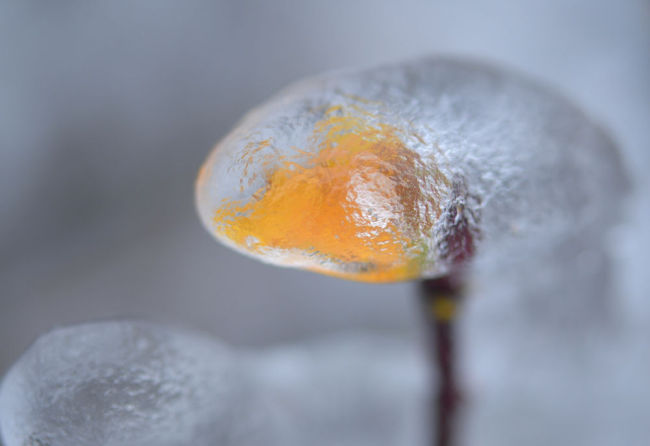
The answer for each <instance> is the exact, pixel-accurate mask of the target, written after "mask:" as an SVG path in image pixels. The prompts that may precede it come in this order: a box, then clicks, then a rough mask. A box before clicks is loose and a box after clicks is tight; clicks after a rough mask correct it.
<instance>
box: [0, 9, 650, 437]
mask: <svg viewBox="0 0 650 446" xmlns="http://www.w3.org/2000/svg"><path fill="white" fill-rule="evenodd" d="M427 53H445V54H461V55H465V56H475V57H478V58H481V59H487V60H490V61H493V62H496V63H500V64H503V65H505V66H507V67H510V68H514V69H516V70H519V71H521V72H523V73H526V74H528V75H531V76H533V77H534V78H536V79H539V80H541V81H544V82H546V83H548V84H550V85H551V86H554V87H556V88H558V89H559V90H560V91H562V92H563V93H565V94H566V95H567V96H568V97H569V98H570V99H572V100H573V101H574V102H576V103H577V104H579V105H580V106H582V108H584V109H585V110H586V111H587V112H588V113H589V114H590V115H591V116H593V117H595V118H596V119H597V120H599V121H600V122H602V123H603V124H604V125H605V127H606V128H607V129H608V130H609V131H610V132H611V134H612V136H613V137H614V139H615V140H616V141H617V142H618V143H619V145H620V148H621V151H622V154H623V158H624V162H625V164H626V165H627V166H628V169H629V171H630V176H631V177H632V180H633V182H634V186H635V190H634V192H633V194H632V195H631V197H630V200H629V202H628V203H627V211H626V213H625V215H623V216H622V217H621V220H622V222H623V223H622V224H621V225H620V227H619V228H617V229H616V231H615V232H614V233H612V236H611V237H610V238H609V239H608V240H606V243H605V246H591V245H589V246H580V245H579V244H578V246H577V247H576V249H573V250H571V251H570V252H572V253H573V254H574V256H573V257H572V258H569V259H565V261H564V262H554V261H551V260H548V259H547V260H546V261H545V262H541V266H540V268H536V269H535V270H533V271H528V272H527V275H526V276H525V277H526V279H527V282H526V291H527V293H524V295H523V296H522V288H521V287H522V284H521V283H519V282H517V281H509V280H500V281H494V280H492V278H489V277H482V278H477V281H476V285H475V291H474V292H475V294H476V296H475V297H476V298H474V299H470V300H469V302H468V305H467V311H466V315H465V316H466V317H465V318H464V319H463V321H462V332H461V342H462V344H463V345H462V346H461V347H462V351H463V352H464V358H463V361H464V370H465V374H466V377H465V379H466V381H467V383H468V384H467V385H468V389H469V390H468V392H469V393H470V395H469V396H468V397H469V398H470V399H472V398H473V399H472V400H471V401H472V404H473V406H470V407H473V409H471V410H469V411H468V414H467V420H466V423H467V427H466V429H465V431H464V432H466V435H467V436H468V440H469V441H468V443H470V442H471V439H472V438H480V439H482V442H481V444H486V445H488V444H489V445H491V444H500V445H503V444H513V445H514V444H571V445H572V446H574V445H580V444H584V445H600V444H602V445H622V444H626V445H627V444H631V445H637V444H638V445H641V444H645V442H646V440H647V438H648V436H649V435H650V432H649V430H650V427H648V423H647V418H648V413H650V402H649V401H650V395H649V394H648V389H649V388H650V386H648V385H647V378H646V377H647V376H649V375H650V346H649V345H650V341H648V339H650V302H648V300H647V292H648V291H649V290H650V277H649V276H648V274H647V268H648V267H647V265H648V263H649V260H650V259H649V255H648V252H650V231H649V230H648V229H647V223H646V222H647V221H648V219H649V218H650V200H649V199H648V197H649V196H650V179H649V178H648V176H647V175H646V172H645V171H646V169H648V168H649V167H650V151H649V150H648V143H647V141H648V136H649V132H650V130H649V129H650V82H649V79H650V3H648V2H647V1H645V0H626V1H614V0H612V1H604V0H603V1H596V2H595V1H593V0H592V1H587V0H573V1H565V0H553V1H546V2H536V1H519V0H499V1H497V0H491V1H487V0H478V1H467V0H459V1H454V2H450V1H403V2H388V1H386V2H377V1H370V0H367V1H360V0H359V1H349V2H345V3H340V4H338V3H334V2H319V3H316V2H291V1H276V2H262V1H257V2H252V1H251V2H237V1H230V2H213V1H198V0H195V1H194V0H192V1H190V0H188V1H185V2H180V3H179V2H171V1H164V0H163V1H157V2H127V1H121V0H116V1H112V2H103V3H96V4H90V3H87V2H81V1H72V0H68V1H59V2H56V3H53V2H37V1H15V2H3V3H2V4H0V215H1V218H0V370H1V371H4V370H6V368H7V367H8V366H9V364H11V363H12V362H13V361H15V360H16V359H17V357H18V355H19V354H20V352H22V351H23V350H25V349H26V347H27V346H28V345H29V343H30V342H31V341H33V340H34V339H35V338H36V336H37V335H38V334H39V333H42V332H44V331H47V330H48V329H50V328H52V327H54V326H58V325H63V324H69V323H75V322H81V321H87V320H93V319H103V318H108V317H118V316H142V317H144V318H147V319H149V320H153V321H161V322H171V323H174V324H178V325H184V326H190V327H194V328H197V329H202V330H205V331H207V332H210V333H212V334H214V335H216V336H218V337H220V338H221V339H223V340H225V341H227V342H229V343H232V344H234V345H236V346H253V347H259V346H269V345H273V344H278V343H282V342H286V341H292V342H294V341H299V340H301V339H304V338H312V337H316V336H321V335H323V334H325V333H334V332H339V331H341V330H366V331H374V332H383V333H386V334H394V335H396V336H402V335H404V336H410V335H412V334H413V332H414V331H415V330H416V329H417V326H418V324H419V322H420V321H419V319H418V317H417V314H416V310H417V308H416V305H415V303H414V301H413V298H412V296H411V294H412V292H413V290H412V289H411V286H410V285H409V284H399V285H366V284H357V283H352V282H345V281H341V280H337V279H332V278H327V277H321V276H317V275H315V274H309V273H304V272H299V271H292V270H284V269H278V268H274V267H271V266H267V265H263V264H261V263H258V262H255V261H253V260H250V259H248V258H245V257H243V256H241V255H238V254H236V253H234V252H231V251H229V250H228V249H226V248H224V247H222V246H220V245H218V244H217V243H214V242H213V240H212V239H211V237H210V236H209V235H208V234H207V233H206V232H205V231H204V230H203V229H202V228H201V227H200V223H199V222H198V218H197V217H196V215H195V210H194V204H193V182H194V177H195V174H196V171H197V169H198V166H199V165H200V163H201V162H202V161H203V159H204V157H205V156H206V155H207V153H208V151H209V150H210V148H211V147H212V146H213V145H214V143H216V141H217V140H218V139H219V138H220V137H222V136H223V135H224V134H225V133H226V132H227V130H228V129H229V128H230V127H232V126H233V125H234V124H235V122H236V121H237V119H238V118H239V117H240V116H241V115H242V114H243V113H244V112H245V111H246V110H248V109H250V108H251V107H252V106H254V105H256V104H257V103H259V102H261V101H263V100H264V99H266V98H267V97H268V96H269V95H271V94H272V93H273V92H275V91H276V90H277V89H279V88H281V87H283V86H284V85H286V84H287V83H289V82H290V81H293V80H295V79H298V78H300V77H303V76H305V75H309V74H313V73H317V72H321V71H324V70H328V69H333V68H338V67H342V66H350V65H368V64H374V63H379V62H385V61H392V60H396V59H404V58H408V57H412V56H417V55H421V54H427ZM570 248H571V247H570V246H569V247H567V249H570ZM608 250H609V251H610V252H611V256H608V255H607V254H606V251H608ZM524 269H525V268H524ZM511 275H512V274H511ZM505 277H508V274H505ZM528 291H532V292H531V293H528ZM534 291H536V292H534ZM590 295H595V296H599V295H607V296H609V297H610V300H609V301H608V302H605V303H603V305H604V306H605V307H606V309H605V310H602V311H598V312H596V313H597V314H591V313H590V310H589V305H588V304H585V302H589V300H588V298H589V296H590ZM569 297H570V298H569ZM581 298H584V299H581ZM504 377H508V381H507V382H505V380H504ZM508 383H510V384H508ZM506 384H508V385H506ZM508 386H509V387H508ZM567 395H569V396H567ZM513 426H516V427H517V429H513Z"/></svg>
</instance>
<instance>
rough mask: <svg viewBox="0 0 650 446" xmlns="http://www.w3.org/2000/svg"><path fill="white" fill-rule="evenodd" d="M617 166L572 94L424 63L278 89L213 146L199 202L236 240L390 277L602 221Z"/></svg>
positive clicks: (256, 250) (209, 222) (617, 184)
mask: <svg viewBox="0 0 650 446" xmlns="http://www.w3.org/2000/svg"><path fill="white" fill-rule="evenodd" d="M620 172H621V168H620V163H619V160H618V157H617V153H616V150H615V148H614V146H613V144H612V143H611V141H610V139H609V138H608V137H607V136H606V135H605V134H604V133H603V132H602V131H601V130H600V128H599V127H598V126H597V125H595V124H594V123H593V122H592V121H591V120H590V119H589V118H587V117H586V116H585V115H584V114H583V113H582V112H581V111H580V110H578V109H577V108H576V107H575V106H573V105H572V104H571V103H570V102H568V101H567V100H566V99H564V98H563V97H561V96H560V95H558V94H556V93H554V92H553V91H551V90H549V89H547V88H545V87H544V86H540V85H538V84H536V83H535V82H533V81H530V80H528V79H525V78H523V77H521V76H519V75H516V74H512V73H509V72H505V71H502V70H500V69H496V68H493V67H490V66H487V65H483V64H479V63H474V62H468V61H457V60H452V59H445V58H425V59H420V60H415V61H412V62H407V63H403V64H396V65H388V66H382V67H377V68H370V69H363V70H357V71H342V72H336V73H332V74H326V75H323V76H320V77H317V78H314V79H310V80H306V81H303V82H300V83H298V84H296V85H294V86H292V87H289V88H288V89H286V90H285V91H283V92H281V93H279V94H278V95H277V96H275V97H274V98H272V99H271V100H270V101H268V102H267V103H266V104H263V105H261V106H260V107H258V108H257V109H255V110H253V111H251V112H250V113H249V114H247V115H246V116H245V117H244V118H243V120H242V121H241V122H240V123H239V125H238V126H237V127H236V128H235V129H234V130H233V131H232V132H231V133H230V134H228V135H227V136H226V137H225V138H224V139H223V140H222V141H221V142H220V143H219V144H218V145H217V146H216V148H215V149H214V150H213V152H212V153H211V154H210V156H209V157H208V159H207V160H206V162H205V164H204V165H203V167H202V168H201V171H200V173H199V176H198V179H197V183H196V199H197V206H198V210H199V214H200V216H201V219H202V221H203V223H204V225H205V226H206V228H208V230H209V231H210V232H211V233H212V234H213V235H214V236H215V237H216V238H217V239H218V240H220V241H222V242H223V243H225V244H226V245H228V246H230V247H232V248H234V249H236V250H238V251H241V252H243V253H245V254H248V255H251V256H254V257H256V258H258V259H261V260H263V261H265V262H269V263H273V264H277V265H283V266H292V267H299V268H305V269H309V270H313V271H317V272H321V273H325V274H330V275H334V276H339V277H344V278H348V279H354V280H360V281H369V282H389V281H400V280H408V279H413V278H419V277H435V276H438V275H442V274H445V273H447V272H449V271H450V270H451V269H453V268H455V267H456V265H458V264H459V263H463V261H466V260H467V258H469V257H472V256H473V254H474V253H475V252H478V253H479V254H480V253H481V252H483V251H484V250H485V249H486V248H485V246H483V245H486V246H499V245H500V243H502V242H503V243H505V242H504V239H505V240H509V239H513V238H514V239H516V238H520V237H523V238H526V237H530V236H531V234H535V233H537V232H544V233H545V234H546V236H547V237H548V236H549V234H550V235H551V237H552V234H554V233H555V231H559V232H561V231H565V230H566V228H568V227H571V228H573V229H575V230H577V231H580V230H589V227H590V226H591V225H593V224H600V223H601V222H602V221H603V220H604V219H607V218H608V217H609V216H610V215H611V214H612V213H614V210H613V208H612V207H611V203H612V202H613V201H615V200H616V199H617V198H618V196H619V192H620V190H621V189H622V187H623V184H622V180H621V173H620ZM490 242H492V243H490ZM490 249H492V248H490Z"/></svg>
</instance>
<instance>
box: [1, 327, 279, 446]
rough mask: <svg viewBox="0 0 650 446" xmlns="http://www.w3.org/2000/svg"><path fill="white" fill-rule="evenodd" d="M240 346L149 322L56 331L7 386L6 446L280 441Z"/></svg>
mask: <svg viewBox="0 0 650 446" xmlns="http://www.w3.org/2000/svg"><path fill="white" fill-rule="evenodd" d="M251 389H252V388H251V386H250V384H249V383H247V382H246V380H245V377H244V375H243V374H242V373H241V370H239V365H238V363H237V361H236V360H235V359H234V357H233V356H232V354H231V353H230V352H229V351H228V350H227V349H226V348H225V347H223V346H222V345H220V344H218V343H216V342H215V341H212V340H209V339H207V338H204V337H201V336H198V335H195V334H190V333H186V332H183V331H178V330H172V329H168V328H164V327H160V326H156V325H152V324H148V323H143V322H103V323H93V324H86V325H79V326H73V327H68V328H62V329H58V330H54V331H52V332H50V333H48V334H46V335H44V336H42V337H41V338H40V339H38V340H37V341H36V343H35V344H34V345H33V346H32V347H31V348H30V349H29V350H28V351H27V352H26V353H25V354H24V355H23V356H22V357H21V358H20V360H19V361H18V362H17V363H16V364H15V365H14V366H13V368H12V369H11V370H10V371H9V372H8V374H7V376H6V377H5V379H4V380H3V382H2V387H1V388H0V432H1V433H2V439H3V441H4V444H5V446H37V445H38V446H69V445H76V446H97V445H106V446H133V445H138V446H154V445H155V446H187V445H189V444H191V445H194V446H212V445H215V444H220V445H249V444H261V443H260V438H258V437H256V435H258V434H259V432H261V431H262V430H263V431H264V435H265V437H264V438H266V439H268V440H269V442H268V443H267V444H271V445H272V444H274V443H273V441H274V439H273V431H272V429H270V428H268V427H266V428H263V429H262V427H263V423H269V422H270V421H269V420H270V419H271V418H272V417H271V416H270V415H269V414H267V413H265V412H264V410H265V409H264V407H265V406H264V404H263V403H260V402H256V401H255V398H256V395H255V394H254V392H252V390H251Z"/></svg>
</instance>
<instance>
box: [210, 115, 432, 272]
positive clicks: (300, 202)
mask: <svg viewBox="0 0 650 446" xmlns="http://www.w3.org/2000/svg"><path fill="white" fill-rule="evenodd" d="M314 143H315V144H318V149H319V150H317V151H315V152H314V153H313V154H309V155H308V156H309V158H308V159H307V161H305V159H304V156H305V152H300V154H301V156H303V158H301V160H300V162H298V161H297V160H294V159H284V160H280V162H279V163H278V162H277V161H276V162H275V163H274V164H273V167H272V168H267V171H266V172H265V180H266V186H265V187H264V188H262V189H261V190H259V191H257V192H256V193H255V194H254V195H253V198H252V199H251V200H250V201H248V202H246V203H241V202H237V201H229V202H224V203H223V205H222V206H221V207H220V208H219V209H217V211H216V212H215V214H214V219H213V221H214V224H215V228H216V230H217V232H218V233H220V234H221V235H223V236H225V237H227V238H229V239H230V240H231V241H233V242H234V243H236V244H237V245H239V246H242V247H245V249H247V250H249V251H252V252H257V253H264V252H265V251H267V250H273V249H279V250H283V252H303V253H309V254H313V255H314V256H316V257H317V258H318V259H325V260H326V261H327V262H328V263H330V266H323V267H318V266H317V267H310V269H313V270H315V271H318V272H321V273H325V274H330V275H336V276H341V277H345V278H350V279H355V280H363V281H369V282H389V281H397V280H406V279H411V278H414V277H417V276H418V274H419V272H420V265H421V259H422V257H423V256H424V255H425V254H426V253H425V249H426V248H425V247H424V246H423V245H422V244H421V243H420V242H419V237H418V234H420V233H422V231H427V230H431V227H432V224H433V222H432V220H431V219H432V218H433V217H435V215H436V213H437V212H438V211H437V206H436V203H435V199H434V198H433V197H432V196H431V194H427V195H425V194H423V193H422V191H421V184H420V178H421V177H422V175H423V169H425V167H424V164H423V163H422V161H421V160H420V158H419V155H417V154H416V153H415V152H413V151H411V150H409V149H407V147H406V146H405V145H404V143H403V142H402V140H401V139H400V137H399V136H398V131H397V129H395V128H394V127H391V126H389V125H384V124H372V125H371V124H369V123H368V120H367V119H365V118H364V117H358V116H350V115H346V114H343V113H341V109H340V108H333V109H331V110H330V111H329V113H328V114H327V115H326V118H325V119H323V120H322V121H321V122H319V123H318V124H317V125H316V126H315V129H314ZM261 144H264V145H268V141H263V142H262V143H261ZM253 150H257V149H253ZM332 264H334V265H340V267H336V266H335V267H334V268H333V267H332V266H331V265H332ZM346 264H348V265H350V264H352V265H356V267H354V266H353V267H352V268H347V271H346V267H345V265H346ZM355 268H356V269H355Z"/></svg>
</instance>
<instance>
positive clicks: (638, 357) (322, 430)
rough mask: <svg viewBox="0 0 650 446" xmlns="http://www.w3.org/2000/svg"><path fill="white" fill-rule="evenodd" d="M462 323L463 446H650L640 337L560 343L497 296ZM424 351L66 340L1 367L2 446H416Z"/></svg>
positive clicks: (123, 331)
mask: <svg viewBox="0 0 650 446" xmlns="http://www.w3.org/2000/svg"><path fill="white" fill-rule="evenodd" d="M464 315H465V316H464V317H463V319H462V324H461V328H462V332H463V333H464V335H463V336H461V338H460V341H461V345H460V347H462V348H461V349H460V351H461V353H463V358H462V361H461V362H462V365H463V374H462V375H463V376H462V378H463V379H462V382H463V390H464V398H463V406H462V408H463V410H462V412H461V414H462V417H461V418H460V419H459V428H460V429H459V434H460V437H461V438H462V440H463V442H462V444H465V445H467V446H475V445H482V446H493V445H494V446H497V445H499V446H502V445H522V444H526V445H549V444H553V445H566V446H620V445H630V446H645V445H646V444H647V438H648V436H650V426H649V425H648V423H647V414H648V413H649V411H650V393H649V391H648V389H649V387H648V386H647V385H645V383H646V381H647V376H648V374H649V373H650V351H649V349H648V345H647V342H646V340H647V338H648V331H649V330H648V327H647V326H638V327H632V326H621V327H620V328H618V329H612V327H609V328H608V329H606V330H605V329H603V327H600V328H599V329H595V327H591V329H590V328H588V327H587V328H586V329H585V327H579V326H578V327H575V330H573V331H572V330H558V329H557V327H553V326H549V325H540V324H537V325H535V324H531V320H532V319H533V318H534V316H530V317H527V316H526V314H525V313H522V311H521V308H519V307H517V306H513V305H512V303H511V302H508V299H503V298H499V296H495V297H494V298H493V299H491V300H479V299H476V300H472V301H470V302H469V305H468V308H467V309H466V311H465V312H464ZM137 345H140V347H137ZM63 347H65V349H64V350H62V348H63ZM419 347H420V346H419V345H418V344H417V343H416V342H413V339H404V338H393V337H387V336H377V335H368V334H366V335H362V334H356V335H355V334H345V335H343V334H341V335H338V336H336V337H330V338H328V339H323V340H319V341H310V342H304V343H300V344H296V345H292V346H283V347H277V348H274V349H269V350H266V351H264V352H242V351H239V352H232V353H229V352H227V351H226V350H224V348H223V347H222V346H220V345H218V344H215V343H214V342H213V341H210V340H207V339H205V338H202V337H197V336H196V335H191V334H187V333H181V332H178V331H175V330H170V329H168V328H162V327H156V326H152V325H149V324H142V323H115V322H111V323H105V324H88V325H83V326H78V327H71V328H66V329H62V330H57V331H55V332H53V333H51V334H49V335H46V336H44V337H43V338H41V339H40V340H39V341H38V342H37V343H36V344H35V345H34V347H32V348H31V349H30V350H29V351H28V352H27V353H26V354H25V355H24V356H23V358H22V359H21V360H19V362H18V363H17V364H16V365H15V366H14V368H13V369H11V371H10V372H9V374H8V375H7V377H6V378H5V380H4V382H3V384H2V387H1V388H0V428H1V433H2V435H3V439H4V441H5V446H35V445H38V446H43V445H49V446H58V445H75V446H86V445H125V446H126V445H130V446H132V445H138V446H140V445H146V446H148V445H154V444H155V445H160V446H166V445H193V446H194V445H196V446H214V445H244V446H253V445H255V446H268V445H274V446H275V445H278V446H279V445H281V446H304V445H310V446H331V445H337V446H403V445H423V444H426V441H425V438H426V437H425V436H426V435H427V431H426V429H427V428H428V427H427V412H426V407H427V403H428V388H427V378H428V373H427V369H426V364H424V363H423V361H424V360H425V357H424V356H423V355H422V354H421V352H420V351H419V350H418V349H419ZM146 352H148V353H146ZM145 357H149V358H150V359H145ZM162 357H164V358H167V359H170V360H172V362H171V364H170V363H167V364H166V365H164V364H162V362H161V361H162V359H155V358H162ZM100 368H102V369H103V371H100ZM111 370H115V371H116V372H115V373H111V372H110V371H111ZM118 370H120V371H121V373H117V371H118ZM136 376H139V377H140V378H135V377H136ZM109 377H112V378H109ZM179 378H182V379H181V380H180V382H179ZM159 403H164V404H159Z"/></svg>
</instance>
